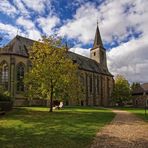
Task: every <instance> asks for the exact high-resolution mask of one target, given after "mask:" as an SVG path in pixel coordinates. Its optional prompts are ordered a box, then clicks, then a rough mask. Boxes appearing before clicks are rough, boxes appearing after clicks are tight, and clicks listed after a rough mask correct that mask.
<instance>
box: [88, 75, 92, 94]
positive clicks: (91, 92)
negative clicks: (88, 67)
mask: <svg viewBox="0 0 148 148" xmlns="http://www.w3.org/2000/svg"><path fill="white" fill-rule="evenodd" d="M89 80H90V93H92V76H90V79H89Z"/></svg>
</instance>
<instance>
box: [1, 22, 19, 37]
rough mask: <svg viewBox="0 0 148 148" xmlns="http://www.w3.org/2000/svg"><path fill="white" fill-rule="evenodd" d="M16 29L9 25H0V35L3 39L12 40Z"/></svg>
mask: <svg viewBox="0 0 148 148" xmlns="http://www.w3.org/2000/svg"><path fill="white" fill-rule="evenodd" d="M17 30H18V29H17V28H16V27H14V26H12V25H10V24H3V23H0V33H1V34H3V35H4V37H5V38H13V37H14V36H15V35H16V34H17Z"/></svg>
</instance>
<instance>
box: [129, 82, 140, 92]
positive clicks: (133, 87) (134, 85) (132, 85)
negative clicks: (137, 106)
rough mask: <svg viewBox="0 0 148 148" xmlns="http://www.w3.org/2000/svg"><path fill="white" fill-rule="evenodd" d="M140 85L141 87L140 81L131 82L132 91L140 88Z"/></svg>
mask: <svg viewBox="0 0 148 148" xmlns="http://www.w3.org/2000/svg"><path fill="white" fill-rule="evenodd" d="M138 87H140V83H138V82H133V83H132V84H131V92H132V91H133V90H134V89H136V88H138Z"/></svg>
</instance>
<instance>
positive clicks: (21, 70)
mask: <svg viewBox="0 0 148 148" xmlns="http://www.w3.org/2000/svg"><path fill="white" fill-rule="evenodd" d="M24 71H25V68H24V65H23V64H22V63H20V64H18V66H17V70H16V72H17V91H24V82H23V79H24Z"/></svg>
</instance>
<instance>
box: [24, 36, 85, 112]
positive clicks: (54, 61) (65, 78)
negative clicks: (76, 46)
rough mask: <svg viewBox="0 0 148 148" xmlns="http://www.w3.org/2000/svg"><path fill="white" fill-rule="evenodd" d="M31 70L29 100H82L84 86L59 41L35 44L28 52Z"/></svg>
mask: <svg viewBox="0 0 148 148" xmlns="http://www.w3.org/2000/svg"><path fill="white" fill-rule="evenodd" d="M29 59H30V61H31V63H32V69H31V70H30V71H29V73H28V74H26V76H25V84H26V86H27V89H28V94H29V97H30V98H33V97H37V98H39V97H41V98H47V99H50V112H52V105H53V99H55V98H56V99H61V98H62V99H64V98H66V97H67V98H69V99H70V98H73V99H76V98H78V97H80V94H82V93H81V90H82V85H81V83H80V81H79V79H78V66H77V65H76V64H74V63H73V61H72V60H71V59H70V58H69V57H68V55H67V49H65V46H63V45H62V43H61V40H60V39H57V38H56V37H49V38H45V37H44V38H43V39H42V41H41V42H35V43H34V45H33V47H32V48H31V50H30V52H29Z"/></svg>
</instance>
